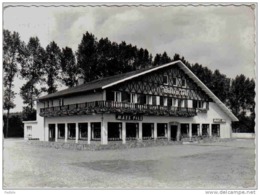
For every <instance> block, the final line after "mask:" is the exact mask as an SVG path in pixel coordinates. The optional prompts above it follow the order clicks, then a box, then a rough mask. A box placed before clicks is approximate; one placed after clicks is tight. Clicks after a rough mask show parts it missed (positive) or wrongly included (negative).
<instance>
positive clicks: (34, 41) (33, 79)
mask: <svg viewBox="0 0 260 195" xmlns="http://www.w3.org/2000/svg"><path fill="white" fill-rule="evenodd" d="M45 59H46V54H45V51H44V49H43V48H42V47H41V45H40V41H39V39H38V38H37V37H31V38H30V39H29V42H28V44H27V46H26V47H25V48H24V50H23V61H22V63H21V66H22V68H21V76H22V78H24V79H25V80H26V81H27V82H26V83H25V84H24V85H23V86H22V87H21V91H20V95H21V97H22V98H23V102H24V103H25V104H27V106H28V108H29V109H30V110H33V106H34V101H35V99H36V98H37V97H38V96H39V95H40V93H41V91H42V88H41V89H38V88H37V84H41V83H42V82H43V81H44V79H43V75H44V71H43V66H44V64H45V62H46V60H45Z"/></svg>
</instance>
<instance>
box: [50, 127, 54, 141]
mask: <svg viewBox="0 0 260 195" xmlns="http://www.w3.org/2000/svg"><path fill="white" fill-rule="evenodd" d="M49 141H51V142H54V141H55V124H49Z"/></svg>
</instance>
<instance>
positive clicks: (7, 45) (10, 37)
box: [3, 30, 22, 136]
mask: <svg viewBox="0 0 260 195" xmlns="http://www.w3.org/2000/svg"><path fill="white" fill-rule="evenodd" d="M21 45H22V43H21V41H20V37H19V34H18V33H17V32H13V33H11V32H10V31H8V30H4V31H3V70H4V74H3V87H4V95H3V100H4V103H3V109H4V110H7V116H6V117H7V118H6V133H5V135H6V136H8V129H9V113H10V109H12V108H14V107H15V103H14V98H15V92H14V91H13V87H14V84H13V82H14V77H15V75H16V74H17V72H18V64H19V63H20V61H21V59H22V58H21V56H20V51H21Z"/></svg>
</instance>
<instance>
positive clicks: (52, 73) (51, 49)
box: [43, 41, 61, 94]
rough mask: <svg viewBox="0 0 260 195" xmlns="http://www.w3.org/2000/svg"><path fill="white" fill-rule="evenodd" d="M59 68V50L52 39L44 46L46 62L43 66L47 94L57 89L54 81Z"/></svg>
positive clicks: (57, 76)
mask: <svg viewBox="0 0 260 195" xmlns="http://www.w3.org/2000/svg"><path fill="white" fill-rule="evenodd" d="M60 68H61V50H60V48H59V46H58V45H57V44H56V43H55V42H54V41H52V42H51V43H50V44H49V45H47V47H46V63H45V66H44V68H43V69H44V72H45V75H46V76H47V79H46V80H47V82H46V83H47V86H48V88H47V92H48V94H51V93H54V92H56V91H57V83H56V82H55V81H56V80H57V79H59V71H60Z"/></svg>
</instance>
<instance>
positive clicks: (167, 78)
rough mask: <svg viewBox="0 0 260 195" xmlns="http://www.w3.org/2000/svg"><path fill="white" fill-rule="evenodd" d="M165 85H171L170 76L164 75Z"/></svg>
mask: <svg viewBox="0 0 260 195" xmlns="http://www.w3.org/2000/svg"><path fill="white" fill-rule="evenodd" d="M164 78H166V81H167V82H164ZM163 84H164V85H169V77H168V75H163Z"/></svg>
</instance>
